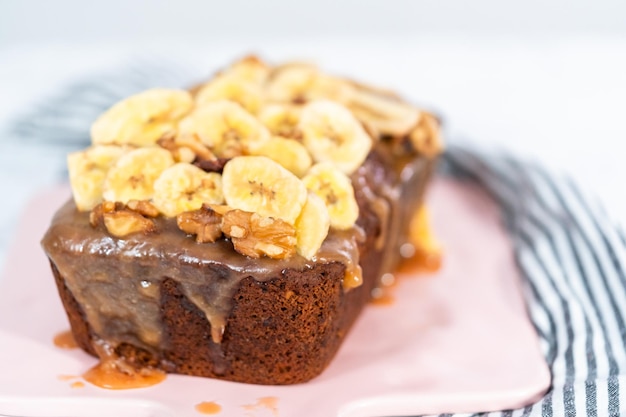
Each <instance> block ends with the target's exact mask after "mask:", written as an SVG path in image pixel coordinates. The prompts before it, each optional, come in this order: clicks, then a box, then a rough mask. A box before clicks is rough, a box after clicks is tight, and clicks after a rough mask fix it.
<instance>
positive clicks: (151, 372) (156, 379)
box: [83, 341, 166, 390]
mask: <svg viewBox="0 0 626 417" xmlns="http://www.w3.org/2000/svg"><path fill="white" fill-rule="evenodd" d="M94 348H95V349H96V353H97V354H98V356H99V357H100V362H99V363H98V364H97V365H96V366H94V367H93V368H91V369H89V370H88V371H87V372H85V373H84V374H83V378H85V380H86V381H87V382H90V383H92V384H93V385H95V386H97V387H100V388H106V389H113V390H118V389H131V388H145V387H150V386H152V385H156V384H158V383H160V382H162V381H163V380H164V379H165V376H166V374H165V372H163V371H161V370H158V369H153V368H141V369H136V368H134V367H133V366H131V365H130V364H128V363H126V362H125V361H124V360H123V359H121V358H118V357H117V356H116V355H115V353H114V351H113V348H111V346H109V345H108V344H107V343H105V342H102V341H98V342H96V343H94Z"/></svg>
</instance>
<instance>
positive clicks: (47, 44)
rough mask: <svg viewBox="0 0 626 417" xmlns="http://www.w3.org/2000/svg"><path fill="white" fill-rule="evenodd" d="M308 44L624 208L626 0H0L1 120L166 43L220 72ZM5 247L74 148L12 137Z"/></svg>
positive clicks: (7, 157) (293, 53) (291, 54)
mask: <svg viewBox="0 0 626 417" xmlns="http://www.w3.org/2000/svg"><path fill="white" fill-rule="evenodd" d="M248 52H256V53H259V54H261V55H262V56H263V57H265V58H267V59H269V60H275V61H276V60H283V59H292V58H306V59H311V60H314V61H317V62H318V63H319V64H320V65H321V66H322V67H324V68H326V69H328V70H330V71H334V72H337V73H341V74H345V75H349V76H353V77H356V78H359V79H361V80H364V81H368V82H371V83H378V84H381V85H384V86H388V87H392V88H395V89H398V90H399V91H401V92H402V93H403V94H404V95H405V96H407V97H409V98H410V99H411V100H413V101H415V102H417V103H419V104H422V105H425V106H427V107H430V108H433V109H436V110H437V111H439V112H440V113H442V114H443V116H444V118H445V122H446V129H447V136H448V138H449V140H450V141H454V142H461V141H467V140H471V141H473V142H478V143H482V144H484V145H485V146H486V147H499V148H506V149H510V150H512V151H514V152H516V153H518V154H520V155H522V156H524V157H528V158H536V159H539V160H541V161H543V162H544V163H545V164H547V165H549V166H551V167H553V168H554V169H556V170H557V171H565V172H568V173H570V174H572V175H574V176H575V177H576V178H577V179H578V180H579V182H581V183H582V184H583V185H585V186H587V187H588V188H590V189H592V190H593V191H594V192H595V193H596V194H598V195H600V197H601V198H602V199H603V200H604V202H605V205H606V206H607V207H608V210H609V212H610V213H611V214H612V215H613V216H614V217H616V218H618V219H620V221H621V222H622V223H624V222H626V186H624V183H623V181H624V180H625V179H626V167H625V166H624V162H623V161H624V155H625V154H626V145H625V143H626V1H623V0H621V1H618V0H613V1H591V0H589V1H582V0H574V1H571V0H570V1H538V0H530V1H529V0H526V1H523V2H522V1H515V2H513V1H502V0H479V1H476V0H474V1H469V0H455V1H445V0H438V1H409V0H404V1H393V0H388V1H343V2H339V1H331V0H317V1H314V2H297V1H288V0H281V1H250V2H244V1H224V2H209V1H190V0H186V1H164V0H161V1H147V0H142V1H129V0H126V1H122V0H108V1H102V2H93V1H81V0H64V1H44V0H41V1H32V0H29V1H17V0H15V1H6V0H0V131H1V127H2V126H3V125H6V123H7V122H8V121H10V120H11V118H12V117H13V116H15V115H17V114H23V113H24V112H25V111H27V110H28V109H29V108H31V106H32V105H33V104H34V103H37V102H38V101H40V100H41V99H43V98H45V97H48V96H50V95H52V94H54V92H55V91H59V90H60V89H62V88H63V86H65V85H67V84H70V83H71V82H73V81H75V80H77V79H80V78H82V77H85V76H89V75H90V74H93V73H98V72H100V73H101V72H103V71H106V70H108V69H115V68H118V67H119V66H120V65H122V64H123V63H127V62H129V61H130V60H132V59H134V58H135V57H137V56H150V57H158V59H162V60H163V61H172V62H176V63H178V64H180V65H183V66H189V67H190V68H193V69H194V71H193V73H194V74H209V73H211V72H212V71H214V70H215V69H217V68H218V67H219V66H220V65H223V64H224V63H226V62H228V61H230V60H232V59H234V58H236V57H238V56H241V55H243V54H245V53H248ZM0 145H1V146H2V148H0V181H1V182H0V184H2V185H1V186H2V191H3V194H2V195H3V197H6V199H5V202H4V204H3V205H0V214H1V215H2V216H1V219H2V221H1V222H0V233H2V236H1V239H0V254H1V253H2V252H1V251H3V250H4V248H5V247H6V245H7V243H8V242H9V241H10V239H11V236H12V234H13V233H15V227H14V224H15V219H16V218H17V216H18V215H19V212H20V210H21V208H22V207H23V205H24V204H26V202H27V201H28V198H29V196H31V195H32V194H33V193H36V192H37V191H38V190H40V189H41V188H42V187H45V186H46V185H48V184H51V183H55V182H60V181H61V180H62V167H63V165H64V155H62V154H61V153H54V152H49V151H46V152H42V151H41V150H38V149H37V148H36V147H34V146H32V145H28V144H21V143H15V138H11V137H10V135H8V134H3V136H2V137H0Z"/></svg>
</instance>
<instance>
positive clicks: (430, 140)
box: [409, 112, 443, 158]
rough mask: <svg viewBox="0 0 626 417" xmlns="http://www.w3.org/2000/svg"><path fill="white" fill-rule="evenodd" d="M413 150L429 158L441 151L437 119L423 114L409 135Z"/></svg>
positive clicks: (441, 144)
mask: <svg viewBox="0 0 626 417" xmlns="http://www.w3.org/2000/svg"><path fill="white" fill-rule="evenodd" d="M409 139H410V140H411V143H412V145H413V148H414V149H415V150H416V151H418V152H419V153H421V154H422V155H425V156H427V157H429V158H432V157H435V156H437V155H439V154H440V153H441V151H442V150H443V142H442V139H441V130H440V128H439V122H437V119H436V118H435V117H434V116H433V115H432V114H429V113H426V112H423V113H422V117H421V118H420V121H419V122H418V123H417V126H415V129H413V131H412V132H411V133H410V134H409Z"/></svg>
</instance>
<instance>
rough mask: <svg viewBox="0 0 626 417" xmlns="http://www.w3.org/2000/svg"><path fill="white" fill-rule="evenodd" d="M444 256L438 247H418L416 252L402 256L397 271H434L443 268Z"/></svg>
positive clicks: (405, 272)
mask: <svg viewBox="0 0 626 417" xmlns="http://www.w3.org/2000/svg"><path fill="white" fill-rule="evenodd" d="M442 263H443V257H442V253H441V250H439V249H437V248H416V249H415V254H414V255H413V256H411V257H409V258H402V261H401V262H400V265H399V266H398V269H397V272H398V273H400V274H407V275H410V274H419V273H424V272H425V273H433V272H437V271H439V269H441V265H442Z"/></svg>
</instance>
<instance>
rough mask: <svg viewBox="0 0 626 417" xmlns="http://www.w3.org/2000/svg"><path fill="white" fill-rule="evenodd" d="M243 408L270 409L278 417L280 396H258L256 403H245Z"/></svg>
mask: <svg viewBox="0 0 626 417" xmlns="http://www.w3.org/2000/svg"><path fill="white" fill-rule="evenodd" d="M242 408H243V409H244V410H247V411H255V410H260V409H267V410H270V411H271V412H272V414H273V415H274V416H275V417H278V397H261V398H257V400H256V403H254V404H248V405H243V406H242Z"/></svg>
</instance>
